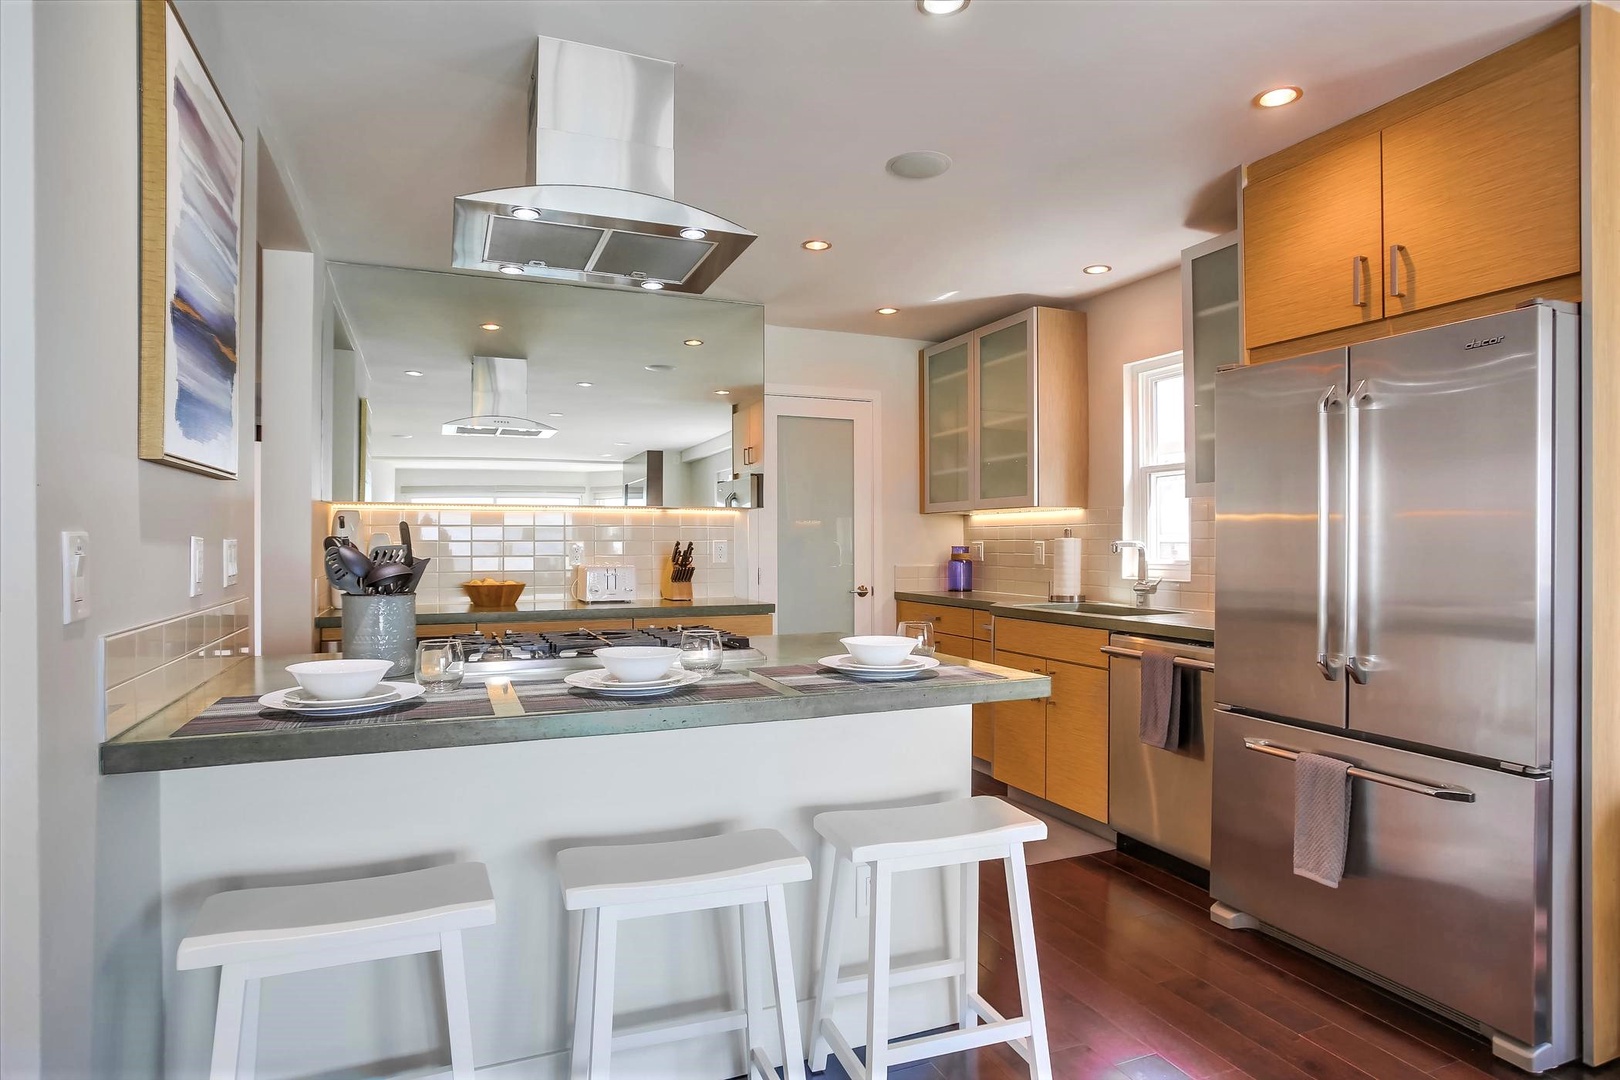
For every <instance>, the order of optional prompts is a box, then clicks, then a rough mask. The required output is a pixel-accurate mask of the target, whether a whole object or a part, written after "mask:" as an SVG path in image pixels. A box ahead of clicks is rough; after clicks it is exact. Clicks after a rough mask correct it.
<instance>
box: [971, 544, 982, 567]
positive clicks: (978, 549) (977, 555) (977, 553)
mask: <svg viewBox="0 0 1620 1080" xmlns="http://www.w3.org/2000/svg"><path fill="white" fill-rule="evenodd" d="M968 548H969V549H970V550H969V552H968V553H969V554H970V555H972V556H973V561H974V562H976V563H982V562H984V541H983V540H975V541H973V542H972V543H971V544H969V545H968Z"/></svg>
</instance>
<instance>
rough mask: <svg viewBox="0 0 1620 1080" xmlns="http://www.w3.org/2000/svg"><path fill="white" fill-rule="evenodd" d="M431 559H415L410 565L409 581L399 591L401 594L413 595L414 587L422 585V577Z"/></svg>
mask: <svg viewBox="0 0 1620 1080" xmlns="http://www.w3.org/2000/svg"><path fill="white" fill-rule="evenodd" d="M432 561H433V560H432V559H417V560H416V561H414V562H413V563H411V579H410V580H409V581H407V582H406V583H405V584H404V585H402V586H401V587H400V589H399V591H400V592H402V593H415V592H416V587H417V586H418V585H420V584H421V583H422V575H423V574H425V573H427V568H428V563H430V562H432Z"/></svg>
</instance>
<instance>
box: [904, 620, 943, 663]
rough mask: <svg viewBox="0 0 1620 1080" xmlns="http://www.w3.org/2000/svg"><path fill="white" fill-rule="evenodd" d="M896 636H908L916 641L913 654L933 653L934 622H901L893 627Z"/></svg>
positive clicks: (928, 654)
mask: <svg viewBox="0 0 1620 1080" xmlns="http://www.w3.org/2000/svg"><path fill="white" fill-rule="evenodd" d="M894 632H895V634H896V636H898V637H908V638H911V639H912V640H913V641H915V642H916V643H917V647H916V648H915V649H913V650H912V655H913V656H933V655H934V624H933V623H931V622H921V621H918V622H903V623H901V624H900V625H899V626H897V627H896V628H895V631H894Z"/></svg>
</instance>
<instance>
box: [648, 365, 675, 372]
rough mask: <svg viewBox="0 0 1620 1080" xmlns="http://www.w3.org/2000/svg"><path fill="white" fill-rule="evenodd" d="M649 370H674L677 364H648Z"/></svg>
mask: <svg viewBox="0 0 1620 1080" xmlns="http://www.w3.org/2000/svg"><path fill="white" fill-rule="evenodd" d="M647 370H648V371H674V370H675V365H674V364H648V365H647Z"/></svg>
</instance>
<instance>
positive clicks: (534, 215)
mask: <svg viewBox="0 0 1620 1080" xmlns="http://www.w3.org/2000/svg"><path fill="white" fill-rule="evenodd" d="M508 213H510V214H511V215H512V216H513V217H515V218H517V219H518V220H519V221H539V220H540V211H538V210H536V209H535V208H534V207H532V206H514V207H512V209H511V210H510V211H508Z"/></svg>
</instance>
